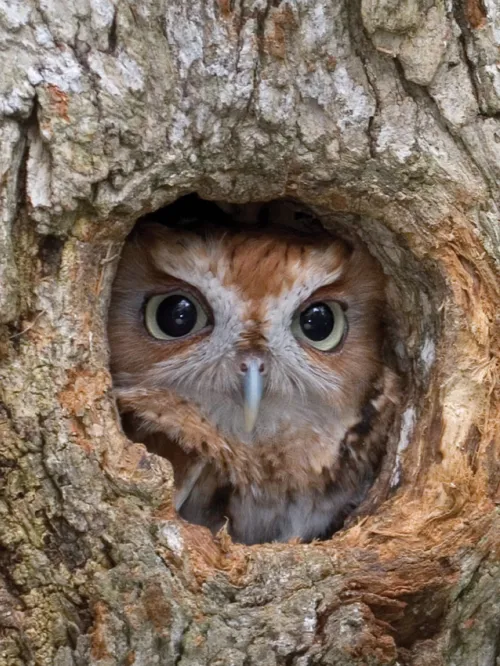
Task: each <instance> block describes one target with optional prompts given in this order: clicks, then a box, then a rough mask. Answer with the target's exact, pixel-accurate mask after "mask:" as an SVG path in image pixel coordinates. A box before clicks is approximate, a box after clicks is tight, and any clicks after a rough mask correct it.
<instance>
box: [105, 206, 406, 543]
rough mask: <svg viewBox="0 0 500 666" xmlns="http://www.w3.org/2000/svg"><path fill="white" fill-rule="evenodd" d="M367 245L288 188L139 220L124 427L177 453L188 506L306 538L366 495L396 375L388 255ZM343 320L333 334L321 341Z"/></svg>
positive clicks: (118, 293)
mask: <svg viewBox="0 0 500 666" xmlns="http://www.w3.org/2000/svg"><path fill="white" fill-rule="evenodd" d="M158 225H161V227H159V226H158ZM283 228H286V230H287V231H286V233H285V234H283ZM162 229H164V231H163V230H162ZM213 229H217V230H219V231H218V232H215V234H216V235H215V238H216V240H215V241H214V240H213V233H214V232H213ZM278 229H279V232H278V231H277V230H278ZM207 230H212V231H207ZM221 230H223V232H221ZM217 233H218V235H217ZM207 238H211V240H210V245H211V248H209V249H207V247H208V245H207ZM249 239H251V240H249ZM283 239H284V240H283ZM266 243H267V244H266ZM273 243H275V244H273ZM361 245H362V244H359V243H356V242H353V241H352V239H349V240H345V239H344V240H341V239H340V238H337V237H336V236H335V235H334V234H332V233H329V232H327V231H326V230H325V228H324V226H323V224H322V223H321V222H320V220H319V218H318V217H317V216H316V215H315V214H314V213H313V212H311V211H310V210H309V209H307V208H306V207H305V206H302V205H300V204H298V203H296V202H293V201H288V200H283V201H272V202H267V203H252V204H242V205H237V204H228V203H215V202H210V201H204V200H202V199H200V198H199V197H197V196H196V195H188V196H186V197H182V198H181V199H179V200H177V201H176V202H174V203H173V204H172V205H170V206H167V207H166V208H164V209H161V210H159V211H156V212H155V213H151V214H149V215H147V216H145V217H144V218H142V219H141V220H139V221H138V223H137V224H136V227H135V228H134V230H133V231H132V233H131V235H130V237H129V240H128V242H127V244H126V247H125V250H124V254H123V256H122V260H121V263H120V267H119V269H118V273H117V277H116V281H115V285H114V289H113V297H112V303H111V309H110V317H109V339H110V347H111V369H112V374H113V379H114V384H115V390H116V393H117V397H118V403H119V407H120V410H121V413H122V415H123V426H124V429H125V431H126V433H127V434H128V436H129V437H130V438H131V439H133V440H134V441H141V442H143V443H144V444H145V445H146V446H147V448H148V450H149V451H150V452H151V453H155V454H158V455H161V456H164V457H166V458H168V460H169V461H170V462H171V463H172V466H173V469H174V475H175V482H176V488H177V492H176V498H175V505H176V509H177V511H178V513H179V514H180V515H181V516H182V517H183V518H185V519H186V520H188V521H190V522H193V523H196V524H201V525H205V526H207V527H209V528H210V529H212V531H213V532H217V531H218V530H219V529H220V528H222V527H223V526H224V525H225V524H227V527H228V531H229V533H230V534H231V535H232V536H233V538H234V539H235V540H237V541H241V542H244V543H247V544H252V543H261V542H269V541H275V540H277V541H287V540H289V539H292V538H298V539H301V540H302V541H311V540H313V539H327V538H329V537H330V536H331V535H332V534H333V533H334V532H335V531H337V530H338V529H340V528H341V527H342V526H343V525H344V522H345V520H346V518H347V517H348V516H350V515H352V512H353V511H356V512H359V510H360V507H361V506H363V502H365V504H366V500H367V496H369V492H370V488H371V487H372V486H373V482H374V481H375V479H376V478H377V475H378V472H379V469H380V465H381V463H382V461H383V459H384V454H385V451H386V443H387V438H388V433H389V431H390V430H391V427H392V428H393V429H394V423H395V412H396V404H397V400H398V393H399V381H398V378H397V376H396V373H394V370H393V366H394V363H393V357H392V356H391V350H390V349H387V348H386V347H387V345H386V344H384V340H385V341H387V339H388V337H387V336H386V335H385V334H384V331H385V328H386V312H385V311H384V310H385V308H384V303H385V297H384V295H383V287H380V284H382V282H381V280H380V279H379V277H373V279H372V280H371V278H370V277H369V273H370V271H373V273H374V275H376V276H378V273H379V272H380V269H379V268H377V266H376V262H375V260H374V259H373V258H372V257H371V256H370V255H369V253H368V252H367V250H366V249H365V248H362V247H361ZM214 248H215V249H214ZM280 252H281V254H280ZM252 253H253V254H252ZM273 253H274V254H273ZM359 253H361V254H359ZM198 257H199V261H198ZM270 257H271V258H273V261H274V263H272V264H269V260H270ZM253 258H254V259H255V261H253ZM330 261H336V262H337V263H338V265H339V269H338V270H337V269H335V271H332V270H331V265H330V263H328V262H330ZM264 265H265V266H266V269H265V270H266V274H265V275H263V274H262V273H261V272H259V271H260V268H261V267H262V271H264V268H263V267H264ZM270 265H272V266H273V270H272V272H269V266H270ZM344 265H345V266H344ZM224 266H225V268H224ZM249 271H251V279H248V278H249V275H248V272H249ZM281 272H282V273H283V275H281ZM223 273H224V275H223ZM316 273H317V275H316ZM330 273H331V275H330ZM229 274H230V275H229ZM334 274H335V275H334ZM322 276H323V278H322ZM325 276H326V277H325ZM367 276H368V277H367ZM231 280H232V281H233V282H232V284H231ZM214 283H216V284H215V286H214ZM332 285H333V286H332ZM351 290H353V291H354V296H351V293H350V292H351ZM205 292H206V293H205ZM356 294H359V297H358V298H357V297H356ZM356 299H357V300H356ZM215 302H217V304H216V305H215ZM290 302H291V303H292V305H293V307H292V310H290V307H291V306H290ZM270 303H272V307H271V306H270ZM269 307H271V309H270V310H269V311H268V310H266V308H269ZM160 308H163V310H162V311H161V314H159V313H160ZM176 308H177V309H176ZM179 308H180V309H179ZM183 308H184V310H183ZM308 308H312V310H311V311H310V310H309V309H308ZM332 308H333V309H332ZM282 311H283V313H286V315H285V314H283V316H282V314H281V312H282ZM172 313H173V314H172ZM306 315H307V316H306ZM308 316H309V319H307V317H308ZM314 317H318V318H319V319H318V321H319V324H318V323H316V324H315V323H314ZM200 318H201V319H203V321H202V324H201V327H200V328H196V327H197V326H198V321H199V320H200ZM366 318H368V319H369V321H367V320H366ZM370 318H371V319H370ZM271 320H273V321H274V324H273V327H274V328H272V327H271V325H270V323H269V322H270V321H271ZM243 321H244V325H243V323H242V322H243ZM332 321H333V324H332ZM337 321H340V322H342V325H343V326H344V329H343V331H342V335H339V336H337V337H336V338H335V340H337V338H338V342H336V346H335V347H333V348H331V349H330V348H326V347H325V348H321V347H319V346H318V345H319V343H320V342H323V339H321V336H322V335H327V334H328V335H330V333H331V332H330V333H329V329H328V327H329V326H330V327H332V331H333V330H334V327H335V326H336V325H337ZM193 322H194V323H193ZM304 322H305V323H304ZM311 322H312V323H311ZM325 322H326V323H325ZM191 324H193V325H192V328H191V329H190V328H189V327H190V326H191ZM294 326H295V328H293V327H294ZM307 326H309V329H308V330H312V329H311V326H312V327H313V328H314V326H317V327H318V326H319V329H318V330H319V332H317V331H313V333H312V334H311V335H312V337H310V338H307V335H306V333H305V331H306V329H307ZM321 326H323V328H324V330H323V331H322V330H321ZM186 327H187V328H186ZM266 327H268V328H269V330H271V328H272V332H271V333H270V332H269V330H268V328H266ZM325 327H326V328H325ZM370 327H372V330H370ZM292 329H293V330H294V331H295V333H293V335H292V334H291V333H290V331H292ZM277 330H278V333H277V332H276V331H277ZM186 331H187V332H186ZM361 332H363V333H361ZM177 333H178V335H177ZM273 336H274V337H273ZM372 337H373V340H372V339H371V338H372ZM314 338H317V339H314ZM356 340H357V347H356V350H355V353H354V352H353V351H352V350H351V349H350V347H351V346H352V345H351V342H352V341H354V342H356ZM374 340H376V341H378V342H374ZM210 345H211V346H210ZM315 345H316V346H315ZM363 345H365V347H366V349H364V348H363ZM363 354H364V356H363ZM240 356H241V358H240ZM254 358H255V359H257V360H258V363H257V364H256V365H252V360H253V359H254ZM336 366H338V367H336ZM249 368H257V370H255V369H254V370H252V371H251V373H250V371H249ZM260 375H263V376H260ZM351 375H352V376H356V381H355V382H353V381H352V377H351V379H350V376H351ZM342 382H344V384H345V385H342ZM335 396H337V398H335ZM336 400H337V402H336ZM252 401H253V402H252ZM256 402H257V403H258V405H257V406H255V403H256ZM250 403H251V404H250ZM252 410H253V416H251V417H250V421H251V420H252V419H253V425H251V427H250V426H249V418H247V417H248V412H249V411H252ZM256 410H257V412H258V414H257V416H256V415H255V412H256ZM396 421H397V419H396ZM385 490H387V488H386V489H385ZM382 494H383V493H381V492H380V490H379V493H378V495H379V497H378V499H379V500H380V499H381V498H382ZM372 500H373V498H372ZM374 506H375V503H374V502H373V501H372V502H371V505H370V508H373V507H374Z"/></svg>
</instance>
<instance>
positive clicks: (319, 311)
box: [300, 303, 335, 342]
mask: <svg viewBox="0 0 500 666" xmlns="http://www.w3.org/2000/svg"><path fill="white" fill-rule="evenodd" d="M334 326H335V317H334V316H333V312H332V311H331V309H330V308H329V307H328V305H327V304H326V303H313V304H312V305H310V306H309V307H308V308H306V309H305V310H304V311H303V312H301V314H300V328H301V329H302V331H303V332H304V335H306V336H307V337H308V338H309V340H314V342H320V341H321V340H326V338H327V337H328V336H329V335H330V333H331V332H332V331H333V327H334Z"/></svg>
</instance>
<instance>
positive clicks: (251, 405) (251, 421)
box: [243, 358, 264, 432]
mask: <svg viewBox="0 0 500 666" xmlns="http://www.w3.org/2000/svg"><path fill="white" fill-rule="evenodd" d="M261 363H262V362H261V361H260V360H259V359H256V358H255V359H254V358H253V359H251V360H250V361H248V370H247V371H246V373H245V379H244V383H243V394H244V402H243V414H244V416H245V432H252V430H253V429H254V427H255V424H256V423H257V416H258V415H259V407H260V401H261V399H262V393H263V391H264V380H263V377H262V373H261V371H260V369H259V367H260V365H261Z"/></svg>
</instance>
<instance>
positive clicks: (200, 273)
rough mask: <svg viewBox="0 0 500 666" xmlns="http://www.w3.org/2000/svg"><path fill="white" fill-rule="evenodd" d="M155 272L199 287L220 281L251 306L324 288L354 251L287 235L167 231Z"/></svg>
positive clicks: (156, 250) (332, 241) (155, 250)
mask: <svg viewBox="0 0 500 666" xmlns="http://www.w3.org/2000/svg"><path fill="white" fill-rule="evenodd" d="M151 255H152V258H153V261H154V264H155V267H156V268H157V269H158V270H159V271H161V272H164V273H166V274H169V275H173V276H174V277H176V278H179V279H181V280H184V281H186V282H188V283H192V284H194V285H195V286H199V285H200V282H201V283H204V282H205V281H206V280H210V281H211V280H214V279H215V280H216V281H217V282H218V283H220V284H221V285H222V286H224V287H226V288H228V289H231V290H235V291H238V292H239V293H240V294H241V295H242V296H244V297H246V298H248V299H249V300H258V299H261V298H264V297H266V296H279V295H280V294H281V293H282V292H283V291H290V290H291V289H293V288H294V287H300V286H301V285H303V286H305V285H306V284H307V283H309V282H311V283H312V284H311V286H321V285H322V284H328V283H330V282H333V281H336V280H337V279H339V277H340V276H341V275H342V273H343V269H344V267H345V265H346V263H347V257H348V255H349V251H348V248H347V246H346V245H345V244H344V243H343V242H342V241H340V240H339V239H336V238H333V237H330V236H327V235H326V234H325V235H324V236H322V237H321V238H319V239H318V238H310V237H302V236H296V235H295V234H292V233H290V234H287V233H284V232H281V231H280V233H272V234H266V235H258V234H257V233H255V232H254V233H252V232H239V233H227V232H226V233H225V232H210V233H208V234H207V235H206V236H201V235H198V234H196V233H192V232H182V231H172V230H165V231H164V233H163V234H162V238H161V242H159V243H155V244H154V245H153V246H152V248H151Z"/></svg>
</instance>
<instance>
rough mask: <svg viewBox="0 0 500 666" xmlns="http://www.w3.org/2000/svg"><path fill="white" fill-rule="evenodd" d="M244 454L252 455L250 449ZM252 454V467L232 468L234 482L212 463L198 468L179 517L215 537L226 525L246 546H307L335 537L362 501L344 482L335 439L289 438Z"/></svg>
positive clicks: (310, 434) (307, 434)
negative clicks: (302, 543)
mask: <svg viewBox="0 0 500 666" xmlns="http://www.w3.org/2000/svg"><path fill="white" fill-rule="evenodd" d="M235 446H236V448H237V446H238V445H235V444H234V443H233V447H235ZM241 446H242V447H245V451H246V452H248V450H249V445H248V444H243V443H241ZM250 446H251V447H252V448H251V449H250V450H251V454H252V464H251V465H247V467H246V469H234V468H233V469H232V473H233V474H234V475H235V476H233V477H232V478H228V477H227V476H226V475H225V474H224V473H223V472H221V471H220V470H218V469H216V468H215V467H214V466H213V465H211V464H209V463H206V464H205V466H204V467H203V468H201V467H198V468H197V469H195V468H194V467H193V474H192V475H191V476H190V478H189V481H188V483H186V485H185V488H184V490H182V489H180V491H179V496H181V494H182V496H183V497H184V498H185V500H184V501H183V504H182V507H178V508H179V512H180V514H181V516H182V517H184V518H185V519H187V520H189V521H190V522H194V523H198V524H202V525H205V526H207V527H209V528H210V529H212V531H214V532H215V531H217V530H218V529H220V528H221V527H222V526H223V525H224V524H225V523H226V521H228V530H229V532H230V534H231V535H232V536H233V538H234V539H236V540H237V541H240V542H243V543H247V544H252V543H259V542H265V541H287V540H289V539H292V538H300V539H302V540H304V541H307V540H311V539H314V538H318V537H321V536H325V537H326V536H328V535H329V534H331V533H332V532H333V531H334V530H336V529H338V528H339V527H340V526H341V525H342V522H343V519H344V518H345V515H346V511H347V510H350V509H351V508H352V506H354V504H355V503H357V501H358V500H359V492H360V487H359V484H356V483H352V482H351V479H350V478H349V475H343V474H342V470H341V469H340V467H339V449H340V443H339V440H338V439H335V438H332V437H331V434H330V436H327V434H326V433H323V432H315V431H313V430H311V429H307V431H306V430H304V431H303V432H298V431H297V432H292V431H289V432H288V437H282V438H280V439H276V438H275V439H272V440H268V441H266V442H257V443H256V442H254V444H253V446H252V445H250ZM242 464H244V463H243V462H242ZM339 472H340V473H339ZM245 474H246V476H245ZM195 477H196V478H195ZM236 478H237V479H238V481H235V479H236ZM188 485H189V487H188Z"/></svg>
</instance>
